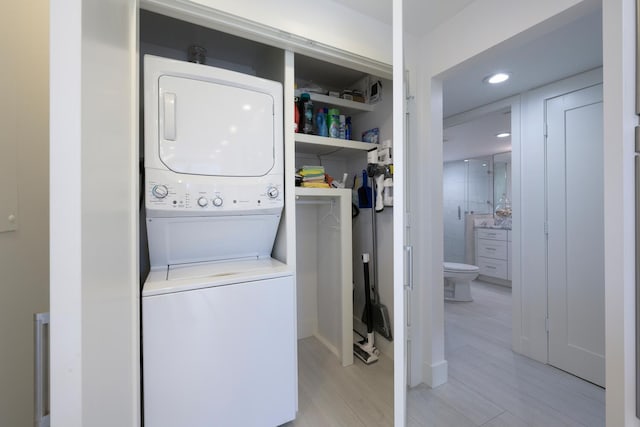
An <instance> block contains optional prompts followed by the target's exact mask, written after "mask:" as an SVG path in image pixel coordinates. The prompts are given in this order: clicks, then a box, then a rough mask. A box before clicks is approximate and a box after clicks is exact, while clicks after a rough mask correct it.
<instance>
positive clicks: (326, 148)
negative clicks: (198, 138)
mask: <svg viewBox="0 0 640 427" xmlns="http://www.w3.org/2000/svg"><path fill="white" fill-rule="evenodd" d="M187 19H188V18H187ZM194 21H196V19H194ZM199 22H200V23H202V22H203V21H202V20H200V21H199ZM139 34H140V38H139V40H140V49H139V53H140V70H141V72H140V76H141V82H140V100H141V102H140V108H141V113H140V117H141V126H140V129H141V135H140V142H141V147H140V164H141V171H142V170H143V167H142V165H146V164H147V163H148V162H149V157H148V156H149V153H147V152H145V149H144V148H143V147H144V146H145V143H144V142H143V141H145V138H148V135H146V134H145V132H148V129H149V127H148V125H147V124H143V122H144V120H142V119H143V117H147V116H145V114H146V113H147V112H146V111H145V110H146V109H147V108H148V106H146V105H145V103H144V102H142V100H143V99H145V94H144V90H145V82H144V81H143V76H145V66H147V67H148V65H146V64H145V55H150V56H153V57H160V58H168V59H172V60H177V61H183V62H186V61H188V60H189V59H190V58H189V55H193V54H194V52H195V54H197V55H200V57H199V62H201V63H202V64H205V65H206V66H213V67H216V68H220V69H224V70H228V71H232V72H236V73H241V74H244V75H249V76H255V77H258V78H260V79H266V80H269V81H273V82H277V83H279V84H281V85H282V93H283V103H282V107H281V108H282V116H281V117H282V119H281V120H282V123H281V126H283V134H282V139H281V141H282V143H283V147H282V159H281V160H282V169H283V171H284V175H283V185H282V186H281V187H279V186H277V185H273V184H272V183H271V181H269V183H266V182H265V184H264V185H265V188H267V190H266V193H265V194H267V195H269V194H270V192H271V189H272V188H274V189H275V191H276V193H277V197H276V198H277V199H278V200H280V199H281V200H282V202H283V208H282V212H281V217H280V218H279V226H278V227H277V231H276V233H275V236H274V238H273V246H272V249H271V252H270V254H267V256H270V257H271V258H272V259H273V260H274V262H276V263H277V264H278V266H279V267H278V268H279V269H280V270H278V271H279V272H282V271H285V270H286V271H290V272H291V274H292V277H293V278H294V283H295V287H294V295H295V301H282V308H283V310H289V309H292V310H293V311H292V312H293V313H295V319H292V323H295V324H294V325H293V331H295V334H294V335H295V336H294V337H292V338H293V340H292V341H294V340H295V338H297V339H298V340H300V339H308V338H311V337H313V339H317V340H319V341H320V342H321V343H322V345H324V346H326V348H328V349H329V350H330V351H331V352H332V353H333V354H334V355H335V357H336V358H337V360H338V361H339V363H340V364H341V365H342V366H349V365H351V364H352V363H354V357H353V343H354V340H358V339H360V338H359V336H358V335H364V336H366V332H367V328H366V325H365V323H364V319H363V310H364V306H365V301H364V288H365V286H364V277H363V276H364V274H363V264H362V254H363V253H369V254H372V253H373V254H374V255H375V258H373V256H372V258H371V265H370V272H371V275H372V277H373V278H374V280H375V282H374V286H375V287H377V291H378V292H379V295H380V297H379V298H380V301H381V302H382V303H384V304H385V305H386V307H388V309H389V318H390V319H393V308H392V307H393V286H392V283H393V257H392V238H393V235H392V212H393V206H392V165H391V163H392V158H391V156H392V148H391V149H389V150H387V151H386V152H385V153H386V156H387V157H386V159H385V161H386V163H387V170H389V171H390V172H388V173H387V178H389V180H388V184H387V185H388V189H387V191H388V193H387V195H388V200H386V203H385V205H386V206H384V209H382V206H381V208H380V209H379V210H380V212H377V213H375V217H374V216H373V215H374V214H373V212H374V210H375V209H374V202H375V201H374V200H371V199H373V197H375V195H374V194H375V193H374V194H371V195H369V197H370V198H371V199H370V200H369V202H370V204H369V205H366V203H365V204H364V205H363V204H362V198H361V199H360V200H359V199H358V189H359V188H360V187H361V186H363V180H364V178H363V171H364V170H366V169H367V164H368V161H371V153H370V151H371V150H372V149H374V148H376V147H378V148H380V147H381V144H372V143H370V142H361V141H360V140H361V139H362V138H363V136H364V134H365V133H367V132H369V133H370V132H371V131H373V130H374V129H375V130H376V136H377V141H378V142H382V141H388V142H386V144H387V145H392V142H391V141H390V140H391V136H392V84H391V80H390V77H391V67H390V66H387V65H385V64H382V63H379V62H377V61H373V60H366V59H364V58H361V57H358V56H357V55H350V54H348V53H346V52H339V51H336V50H335V49H333V48H328V47H327V46H323V47H321V48H320V51H322V49H324V50H325V54H324V56H325V57H328V56H329V55H327V54H326V52H327V51H331V54H332V55H334V57H333V59H334V60H333V61H332V60H327V59H318V56H313V55H309V54H301V53H294V52H293V51H290V50H286V49H283V48H281V47H274V46H270V45H268V44H263V43H261V42H259V41H254V40H249V39H247V38H243V37H239V36H236V35H233V34H229V33H226V32H224V31H218V30H217V29H214V28H208V27H205V26H200V25H196V24H194V23H191V22H187V21H186V20H180V19H176V18H174V17H169V16H166V15H163V14H160V13H156V12H151V11H147V10H141V11H140V33H139ZM194 49H195V50H194ZM321 56H322V55H320V57H321ZM191 59H193V58H191ZM356 59H357V60H356ZM154 78H156V77H154ZM308 84H313V85H314V87H316V86H317V87H320V88H322V89H323V90H326V91H330V92H338V93H340V91H342V90H345V89H359V90H361V91H362V92H363V93H364V94H366V95H367V96H370V95H372V94H371V93H369V91H370V90H371V87H372V85H374V86H375V91H376V94H375V102H362V100H360V101H354V100H350V99H344V98H343V97H340V95H339V96H326V95H322V94H319V93H312V94H311V99H312V102H313V104H314V109H318V108H320V109H321V108H323V107H327V109H329V108H335V109H340V112H341V114H343V115H345V116H348V117H350V121H351V126H352V128H351V134H352V136H351V140H347V139H341V138H331V137H328V136H319V135H317V134H306V133H304V132H294V111H295V109H296V108H297V107H296V106H295V105H294V97H295V96H296V95H300V91H298V92H297V93H296V87H297V88H299V89H300V88H302V87H303V86H305V85H308ZM372 98H374V97H373V96H372ZM152 102H153V101H152ZM159 102H160V101H159ZM162 102H165V101H162ZM170 102H174V103H175V105H180V100H174V101H170ZM165 108H169V107H166V106H165ZM147 120H148V118H147ZM276 125H277V124H276ZM164 126H165V130H166V125H164ZM178 132H179V131H178ZM314 133H317V132H314ZM276 142H277V141H276ZM146 148H147V150H149V148H148V146H147V147H146ZM305 166H321V167H322V168H323V169H324V172H325V173H326V174H327V175H328V176H330V177H332V178H333V179H335V181H336V182H338V183H339V184H338V185H336V186H335V187H337V188H335V187H332V186H330V188H304V187H300V186H296V181H295V176H296V171H298V170H300V169H302V168H303V167H305ZM195 174H198V172H197V171H196V172H195ZM345 174H346V179H345ZM239 175H242V174H241V173H240V174H239ZM365 175H366V174H365ZM140 178H141V188H144V195H143V196H141V215H140V216H141V221H140V266H141V268H140V270H141V283H140V284H141V290H142V295H143V306H142V312H143V326H142V335H143V340H142V342H143V344H142V353H143V361H144V360H145V359H151V358H153V355H152V354H149V352H150V351H152V350H150V348H151V347H150V346H149V345H146V346H145V334H146V335H150V334H151V333H149V332H147V331H145V328H146V327H148V324H147V325H145V324H144V321H145V320H144V319H145V317H144V316H145V305H144V304H145V302H144V301H145V300H144V298H145V295H146V294H145V292H146V291H145V280H146V281H149V280H150V279H149V278H148V277H151V276H148V275H147V274H148V273H149V271H150V270H151V275H153V274H154V273H153V270H154V268H155V267H154V268H152V267H153V266H154V260H153V256H152V259H150V258H149V256H148V254H149V253H151V254H154V253H155V252H157V250H158V248H157V246H158V239H155V238H153V237H152V238H149V237H151V236H148V235H147V230H153V228H150V227H149V221H150V218H148V217H145V209H144V206H145V198H153V197H155V196H156V195H155V194H154V193H153V191H155V188H156V187H154V186H153V185H151V186H149V183H148V180H149V177H148V176H147V177H145V176H144V175H142V174H141V177H140ZM366 180H367V185H369V186H371V185H372V180H371V179H370V178H369V177H367V178H366ZM145 181H147V186H145ZM152 184H153V183H152ZM156 186H157V183H156ZM147 187H148V188H147ZM159 191H160V193H162V194H161V195H162V197H165V196H164V195H163V194H164V193H163V191H164V189H162V188H160V190H159ZM170 191H171V190H169V192H170ZM379 191H380V193H381V194H382V189H379ZM216 194H217V193H216ZM189 197H191V198H192V199H193V197H194V196H189ZM217 197H218V196H217V195H213V196H207V197H205V198H204V201H202V203H203V204H206V205H205V206H203V205H202V204H200V207H201V208H205V207H206V208H209V207H213V205H216V206H219V205H218V204H216V200H217ZM167 200H168V199H167ZM220 200H221V199H220ZM200 201H201V199H198V201H197V203H198V204H199V203H200ZM265 201H266V202H268V201H269V198H268V197H266V199H265ZM265 201H263V203H265ZM191 202H192V203H193V204H195V203H196V201H194V200H192V201H191ZM233 202H234V203H235V202H236V200H233ZM174 203H180V202H179V201H177V202H174ZM218 203H220V204H222V202H221V201H220V202H218ZM224 203H231V200H230V199H229V200H227V199H225V201H224ZM366 206H370V207H366ZM151 220H153V218H151ZM372 223H373V224H375V231H374V230H372ZM222 227H224V224H223V225H222ZM259 230H260V227H258V228H256V230H255V231H256V233H257V232H258V231H259ZM225 231H226V230H225ZM151 232H153V231H151ZM162 233H164V234H165V235H171V233H174V232H173V231H166V232H165V231H162ZM174 234H175V233H174ZM196 234H197V233H196ZM209 237H210V238H211V239H212V240H214V239H215V232H213V233H212V234H211V235H210V236H209ZM374 240H375V242H376V243H377V244H376V245H375V247H374ZM174 241H175V240H174ZM245 241H246V237H245ZM234 244H235V242H234V239H233V234H229V233H223V237H222V238H221V240H219V241H216V245H218V247H222V248H224V247H226V246H233V245H234ZM161 245H164V247H165V250H167V249H166V247H167V246H168V245H169V243H168V240H162V241H161ZM188 246H189V244H188V243H186V244H185V247H188ZM167 252H171V250H167ZM196 258H197V257H196ZM187 261H188V262H191V261H192V260H187ZM195 261H196V262H204V261H207V259H196V260H195ZM241 268H242V267H241ZM203 274H205V275H207V274H214V275H215V274H222V275H226V274H228V273H227V272H226V271H224V272H220V271H219V272H217V273H216V272H213V273H210V272H207V273H203ZM278 274H280V273H278ZM161 287H162V286H160V288H161ZM247 295H248V296H247V298H249V299H253V298H254V297H255V298H258V299H263V300H264V303H265V304H268V305H272V306H273V305H274V300H271V299H269V298H271V297H269V296H266V295H264V294H259V293H256V294H251V295H249V294H247ZM288 295H289V294H288V293H286V292H284V293H281V294H280V296H281V297H282V298H285V300H286V299H287V298H288ZM275 304H276V306H277V305H278V303H277V302H275ZM242 306H243V304H242V303H240V305H239V307H242ZM391 321H392V320H391ZM147 323H150V322H149V321H148V322H147ZM265 323H266V324H265V325H261V328H260V329H259V330H260V334H261V335H262V338H265V337H264V336H266V340H265V344H264V345H263V346H262V347H263V348H264V351H265V352H270V351H271V350H270V348H269V346H275V345H277V346H278V351H281V350H282V348H281V347H282V346H290V347H291V349H293V351H294V353H295V351H296V348H297V347H296V343H295V342H290V343H289V344H287V343H284V344H283V341H282V340H283V339H284V338H283V337H284V335H282V329H284V328H286V327H283V326H279V325H277V324H273V325H272V326H273V328H275V329H274V330H273V332H272V333H273V334H274V339H273V340H271V341H272V342H270V340H269V334H270V333H271V332H269V328H268V327H269V326H270V325H269V324H268V323H269V321H268V320H267V321H266V322H265ZM225 327H226V328H230V329H231V330H233V328H234V324H233V322H231V324H226V325H225ZM389 327H390V330H391V329H392V328H393V325H392V324H391V325H389ZM265 328H266V329H265ZM354 331H355V334H354ZM242 333H246V331H245V330H243V331H242ZM278 334H280V335H278ZM248 335H249V336H247V337H245V338H246V339H248V340H250V339H252V337H251V336H250V335H251V334H250V333H248ZM275 335H278V337H277V338H275ZM389 335H391V331H389ZM387 338H389V339H385V338H382V337H380V336H378V334H376V345H377V347H378V348H379V350H380V351H381V353H382V354H383V355H385V356H386V357H391V358H392V357H393V343H392V341H391V336H389V337H387ZM219 351H222V352H225V351H227V352H231V353H233V352H234V349H233V348H221V349H220V350H219ZM241 351H242V349H241ZM247 351H249V352H251V350H250V349H249V350H247ZM276 353H277V352H276ZM283 354H289V353H287V352H286V351H285V352H284V353H283ZM254 357H257V358H259V357H260V354H259V352H256V354H255V355H254ZM286 357H289V356H286ZM232 359H233V358H230V359H227V362H228V363H233V360H232ZM242 360H246V363H250V360H251V359H250V358H249V359H242ZM356 363H360V362H356ZM288 365H293V366H291V369H292V371H291V372H289V373H285V374H286V375H289V374H292V375H293V380H294V383H295V388H297V382H296V381H295V380H296V375H297V368H296V366H297V365H296V356H295V354H294V355H293V359H292V361H291V362H288ZM171 368H172V367H164V369H171ZM227 368H229V366H227ZM145 369H147V370H148V368H143V378H144V377H145V376H148V375H149V373H148V372H145ZM232 369H236V370H238V369H242V367H241V366H236V367H233V368H232ZM286 375H285V376H286ZM145 381H147V379H145ZM150 384H151V383H150ZM145 385H147V383H146V382H145ZM240 386H241V385H240ZM265 387H268V386H267V385H265ZM272 391H273V392H277V391H276V390H275V389H274V390H272ZM277 393H279V392H277ZM283 394H286V393H283ZM143 396H150V394H149V393H147V392H145V391H144V390H143ZM149 399H150V398H149ZM292 399H293V400H292ZM292 399H289V401H290V402H289V403H291V402H292V403H293V405H294V407H295V408H297V390H295V391H294V396H293V398H292ZM285 400H286V399H285ZM144 405H145V404H144V403H143V407H144ZM162 406H163V405H162V404H158V403H156V406H155V408H158V407H162ZM284 406H286V403H285V404H284ZM145 410H147V409H145ZM148 410H154V411H155V409H148ZM284 412H287V411H284ZM289 412H290V411H289ZM278 416H279V415H278ZM284 417H285V418H277V417H276V418H274V419H275V420H278V422H286V421H288V420H289V419H292V418H291V417H289V415H284ZM145 419H147V420H149V419H151V418H150V417H149V416H148V415H147V414H145ZM153 419H157V418H153ZM245 421H246V420H245Z"/></svg>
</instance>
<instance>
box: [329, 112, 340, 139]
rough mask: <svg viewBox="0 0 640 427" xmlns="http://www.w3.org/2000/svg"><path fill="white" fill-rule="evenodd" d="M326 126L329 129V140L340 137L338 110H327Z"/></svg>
mask: <svg viewBox="0 0 640 427" xmlns="http://www.w3.org/2000/svg"><path fill="white" fill-rule="evenodd" d="M327 124H328V127H329V136H330V137H331V138H339V137H340V110H338V109H337V108H331V109H329V116H328V117H327Z"/></svg>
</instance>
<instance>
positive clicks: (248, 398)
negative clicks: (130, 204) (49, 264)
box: [142, 55, 297, 427]
mask: <svg viewBox="0 0 640 427" xmlns="http://www.w3.org/2000/svg"><path fill="white" fill-rule="evenodd" d="M144 106H145V112H144V130H145V143H144V144H145V189H144V191H145V207H146V216H147V233H148V239H149V255H150V262H151V271H150V273H149V276H148V278H147V280H146V282H145V284H144V286H143V290H142V335H143V341H142V346H143V347H142V352H143V402H144V420H145V425H146V427H176V426H190V427H191V426H214V425H215V426H275V425H280V424H283V423H285V422H287V421H290V420H292V419H294V418H295V412H296V406H297V356H296V331H295V327H296V311H295V310H296V308H295V307H296V301H295V282H294V278H293V271H292V269H291V268H290V267H289V266H287V265H286V264H284V263H282V262H280V261H278V260H275V259H273V258H271V252H272V248H273V245H274V241H275V238H276V234H277V231H278V226H279V223H280V217H281V215H282V211H283V207H284V166H283V165H284V161H283V160H284V159H283V151H284V150H283V126H282V123H283V122H282V109H283V104H282V85H281V84H280V83H277V82H273V81H269V80H264V79H261V78H258V77H254V76H250V75H246V74H241V73H237V72H233V71H229V70H223V69H219V68H215V67H209V66H206V65H200V64H193V63H188V62H182V61H176V60H170V59H165V58H159V57H154V56H149V55H147V56H145V58H144Z"/></svg>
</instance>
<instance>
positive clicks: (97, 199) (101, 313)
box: [50, 0, 140, 427]
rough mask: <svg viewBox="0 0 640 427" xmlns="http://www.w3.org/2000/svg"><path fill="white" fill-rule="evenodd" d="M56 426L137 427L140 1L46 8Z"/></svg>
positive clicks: (57, 3)
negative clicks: (48, 62)
mask: <svg viewBox="0 0 640 427" xmlns="http://www.w3.org/2000/svg"><path fill="white" fill-rule="evenodd" d="M50 19H51V20H50V25H51V45H50V48H51V52H50V61H51V62H50V64H51V80H50V81H51V92H50V94H51V105H50V108H51V116H50V117H51V127H50V132H51V141H50V150H51V151H50V152H51V156H50V168H51V169H50V179H51V187H50V188H51V189H50V191H51V193H50V194H51V207H50V215H51V223H50V224H51V258H50V262H51V287H50V292H51V395H52V397H51V412H52V418H51V421H52V425H53V426H54V427H63V426H64V427H80V426H87V425H91V426H136V425H139V423H140V410H139V399H140V389H139V384H140V377H139V370H140V369H139V365H140V358H139V350H138V348H139V313H138V311H139V310H138V307H139V299H138V295H139V290H138V272H137V205H138V192H137V181H138V177H137V162H138V148H137V120H138V108H137V105H136V95H137V56H136V55H137V52H136V37H137V34H136V32H135V31H134V30H135V25H136V20H137V4H136V2H135V1H129V0H109V1H105V0H90V1H87V0H84V1H80V0H78V1H66V2H62V1H54V2H52V4H51V16H50Z"/></svg>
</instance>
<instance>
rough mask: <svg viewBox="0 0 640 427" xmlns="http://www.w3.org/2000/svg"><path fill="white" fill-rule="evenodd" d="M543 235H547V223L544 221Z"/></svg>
mask: <svg viewBox="0 0 640 427" xmlns="http://www.w3.org/2000/svg"><path fill="white" fill-rule="evenodd" d="M544 235H545V236H548V235H549V223H548V222H546V221H545V222H544Z"/></svg>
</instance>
